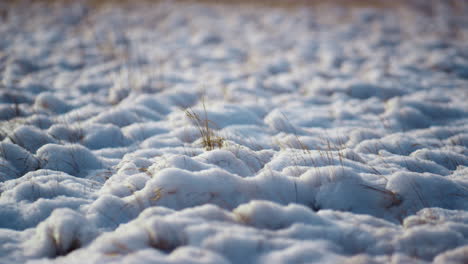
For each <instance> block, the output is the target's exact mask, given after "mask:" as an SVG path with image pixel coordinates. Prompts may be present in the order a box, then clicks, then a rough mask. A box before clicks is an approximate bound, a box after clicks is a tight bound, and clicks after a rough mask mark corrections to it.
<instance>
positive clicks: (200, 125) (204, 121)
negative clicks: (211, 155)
mask: <svg viewBox="0 0 468 264" xmlns="http://www.w3.org/2000/svg"><path fill="white" fill-rule="evenodd" d="M203 112H204V116H203V117H200V115H199V114H198V113H196V112H195V111H193V110H191V109H187V110H185V115H186V116H187V117H188V118H189V119H190V120H192V122H194V124H195V126H196V127H197V129H198V132H199V133H200V137H201V139H202V145H203V147H204V148H205V149H206V150H213V149H216V148H221V147H222V146H223V143H224V138H222V137H220V136H218V135H216V133H215V131H214V130H213V129H212V128H211V127H210V124H211V125H214V123H213V122H212V121H211V120H209V119H208V115H207V113H206V107H205V103H204V102H203Z"/></svg>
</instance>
